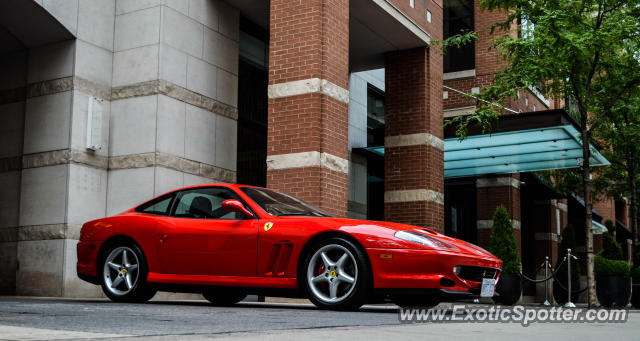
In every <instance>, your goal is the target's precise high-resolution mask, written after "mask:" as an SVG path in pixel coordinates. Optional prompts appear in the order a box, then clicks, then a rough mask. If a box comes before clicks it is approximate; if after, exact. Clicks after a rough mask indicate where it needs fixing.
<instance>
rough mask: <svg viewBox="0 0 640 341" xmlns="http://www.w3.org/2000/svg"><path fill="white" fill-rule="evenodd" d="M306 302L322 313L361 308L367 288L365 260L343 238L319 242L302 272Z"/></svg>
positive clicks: (361, 254) (367, 274)
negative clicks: (328, 310)
mask: <svg viewBox="0 0 640 341" xmlns="http://www.w3.org/2000/svg"><path fill="white" fill-rule="evenodd" d="M301 270H302V271H301V276H303V278H302V283H303V285H304V287H305V289H306V291H307V293H308V295H309V300H311V302H312V303H313V304H315V305H316V306H317V307H319V308H322V309H334V310H353V309H358V308H359V307H360V306H362V305H363V304H364V302H365V300H366V298H367V295H368V292H369V288H370V285H371V283H370V279H369V278H370V275H369V274H370V270H369V264H368V262H367V260H366V256H365V255H364V253H363V252H362V251H360V249H359V248H358V247H356V246H355V245H353V243H351V242H350V241H348V240H346V239H343V238H330V239H326V240H324V241H321V242H319V243H318V244H316V245H315V246H314V247H312V248H311V251H310V252H308V253H307V255H306V258H305V262H304V268H303V269H301Z"/></svg>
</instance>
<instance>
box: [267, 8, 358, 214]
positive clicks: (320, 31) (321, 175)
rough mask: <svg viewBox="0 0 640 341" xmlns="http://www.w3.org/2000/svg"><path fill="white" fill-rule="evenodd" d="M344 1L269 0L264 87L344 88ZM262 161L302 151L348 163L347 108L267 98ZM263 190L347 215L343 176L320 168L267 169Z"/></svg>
mask: <svg viewBox="0 0 640 341" xmlns="http://www.w3.org/2000/svg"><path fill="white" fill-rule="evenodd" d="M348 61H349V1H347V0H310V1H304V2H302V1H288V0H272V1H271V12H270V41H269V85H270V86H278V85H280V84H283V83H287V82H291V81H297V80H309V79H312V78H319V79H322V80H326V81H329V82H331V83H333V84H334V85H336V86H337V87H339V88H342V89H348V76H349V63H348ZM268 111H269V126H268V138H267V157H268V158H269V157H270V156H276V155H286V154H291V153H300V152H319V153H326V154H329V155H332V156H335V157H338V158H340V159H344V160H347V159H348V151H347V141H348V105H347V104H346V102H344V101H340V100H338V99H336V98H333V97H330V96H328V95H326V94H324V93H320V92H308V93H304V94H298V95H288V96H282V97H277V98H270V99H269V104H268ZM267 186H269V187H271V188H274V189H277V190H282V191H284V192H287V193H290V194H292V195H294V196H297V197H300V198H301V199H303V200H306V201H308V202H309V203H311V204H313V205H315V206H317V207H320V208H321V209H323V210H325V211H326V212H327V213H329V214H332V215H336V216H346V212H347V174H346V173H345V172H340V171H336V170H332V169H329V168H326V167H323V166H322V165H321V164H319V165H316V166H314V167H304V168H300V167H298V168H295V167H294V168H284V169H268V171H267Z"/></svg>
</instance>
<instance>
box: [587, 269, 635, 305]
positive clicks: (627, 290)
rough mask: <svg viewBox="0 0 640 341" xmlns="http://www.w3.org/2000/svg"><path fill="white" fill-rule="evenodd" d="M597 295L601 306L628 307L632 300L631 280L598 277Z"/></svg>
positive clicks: (626, 278) (618, 277) (616, 277)
mask: <svg viewBox="0 0 640 341" xmlns="http://www.w3.org/2000/svg"><path fill="white" fill-rule="evenodd" d="M596 295H597V296H598V302H600V305H602V306H603V307H606V308H610V307H613V306H616V307H626V306H627V304H629V299H630V298H631V278H629V277H624V276H597V277H596Z"/></svg>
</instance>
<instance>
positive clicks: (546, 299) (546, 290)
mask: <svg viewBox="0 0 640 341" xmlns="http://www.w3.org/2000/svg"><path fill="white" fill-rule="evenodd" d="M548 270H549V256H544V278H547V271H548ZM548 295H549V281H548V280H547V281H544V303H542V305H544V306H547V307H548V306H550V305H551V303H550V302H549V296H548Z"/></svg>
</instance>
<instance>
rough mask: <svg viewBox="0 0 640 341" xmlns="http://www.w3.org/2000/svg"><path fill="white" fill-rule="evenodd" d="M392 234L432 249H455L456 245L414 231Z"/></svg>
mask: <svg viewBox="0 0 640 341" xmlns="http://www.w3.org/2000/svg"><path fill="white" fill-rule="evenodd" d="M394 236H395V237H396V238H399V239H402V240H406V241H408V242H410V243H415V244H420V245H424V246H427V247H430V248H432V249H445V250H456V247H454V246H453V245H451V244H449V243H446V242H444V241H442V240H439V239H436V238H433V237H430V236H427V235H424V234H422V233H419V232H415V231H398V232H396V233H395V235H394Z"/></svg>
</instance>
